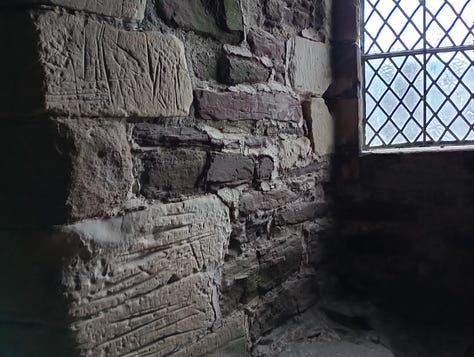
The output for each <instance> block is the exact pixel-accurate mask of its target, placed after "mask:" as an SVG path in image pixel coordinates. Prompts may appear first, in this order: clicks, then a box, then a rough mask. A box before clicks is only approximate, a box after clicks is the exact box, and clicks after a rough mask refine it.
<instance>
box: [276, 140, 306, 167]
mask: <svg viewBox="0 0 474 357" xmlns="http://www.w3.org/2000/svg"><path fill="white" fill-rule="evenodd" d="M312 156H313V152H312V150H311V141H310V140H309V139H308V138H306V137H301V138H296V139H294V138H287V139H285V140H281V141H280V142H279V145H278V158H279V161H280V165H279V166H280V171H281V172H285V171H288V170H290V169H296V168H301V167H305V166H307V165H308V164H309V163H310V162H311V159H312Z"/></svg>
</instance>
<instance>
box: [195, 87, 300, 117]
mask: <svg viewBox="0 0 474 357" xmlns="http://www.w3.org/2000/svg"><path fill="white" fill-rule="evenodd" d="M195 95H196V100H197V107H198V114H199V116H200V117H201V118H203V119H213V120H231V121H234V120H275V121H287V122H288V121H289V122H296V123H300V122H301V121H302V118H303V111H302V108H301V104H300V102H299V101H298V100H297V99H296V98H294V97H292V96H290V95H288V94H284V93H275V94H272V93H265V92H258V93H256V94H249V93H242V92H223V93H217V92H212V91H208V90H198V91H196V93H195Z"/></svg>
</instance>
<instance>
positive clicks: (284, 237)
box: [257, 228, 303, 294]
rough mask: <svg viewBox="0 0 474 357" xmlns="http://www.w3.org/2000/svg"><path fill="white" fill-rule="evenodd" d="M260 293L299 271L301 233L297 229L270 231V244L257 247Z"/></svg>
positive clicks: (301, 257)
mask: <svg viewBox="0 0 474 357" xmlns="http://www.w3.org/2000/svg"><path fill="white" fill-rule="evenodd" d="M257 255H258V261H259V269H258V290H259V292H260V294H263V293H266V292H267V291H270V290H271V289H273V288H275V287H277V286H278V285H280V284H282V283H283V282H285V280H287V279H288V277H289V276H291V275H292V274H293V273H295V272H297V271H299V269H300V268H301V264H302V261H303V235H302V233H301V231H300V230H299V229H291V228H284V229H280V230H276V232H272V237H271V244H268V241H267V242H266V244H262V245H261V246H259V247H258V248H257Z"/></svg>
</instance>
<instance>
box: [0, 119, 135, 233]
mask: <svg viewBox="0 0 474 357" xmlns="http://www.w3.org/2000/svg"><path fill="white" fill-rule="evenodd" d="M1 131H2V133H3V134H4V138H3V140H2V142H1V143H0V149H1V150H0V151H1V154H0V162H1V163H2V165H4V166H5V167H12V168H13V169H12V170H11V171H9V170H5V172H4V173H3V174H2V176H1V178H0V183H1V187H2V189H1V190H0V196H1V197H2V200H1V201H2V209H0V212H1V213H0V219H1V220H4V222H6V223H7V224H9V223H13V222H20V224H21V222H23V224H26V223H27V222H28V223H35V224H42V225H43V224H44V225H46V224H62V223H64V222H65V221H70V220H79V219H84V218H89V217H96V216H104V215H109V214H113V213H114V212H115V211H117V210H119V209H120V208H121V207H122V206H123V204H124V202H125V201H126V199H127V195H128V193H129V192H130V190H131V187H132V181H133V176H132V158H131V154H130V148H129V145H128V142H127V135H126V130H125V123H123V122H120V121H108V120H104V119H94V120H90V119H81V120H73V119H45V120H41V119H36V120H34V121H33V120H32V122H22V123H21V124H17V125H16V126H12V125H5V126H4V127H2V130H1ZM12 150H14V151H12ZM10 165H11V166H10ZM45 205H46V206H45ZM45 207H46V208H45Z"/></svg>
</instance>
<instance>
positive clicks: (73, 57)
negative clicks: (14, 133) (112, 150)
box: [0, 12, 193, 117]
mask: <svg viewBox="0 0 474 357" xmlns="http://www.w3.org/2000/svg"><path fill="white" fill-rule="evenodd" d="M2 20H3V19H2ZM30 21H33V25H34V27H35V28H36V30H37V35H35V36H38V38H37V39H36V40H33V41H30V42H29V45H30V46H35V48H36V46H37V47H38V49H37V51H38V57H39V58H37V59H36V60H35V59H34V58H30V59H29V62H26V61H24V60H22V61H21V62H19V63H20V66H17V65H16V64H15V61H16V60H17V59H16V57H17V56H15V58H13V57H10V54H9V53H6V55H5V56H4V58H2V59H0V61H1V63H2V64H3V65H4V66H2V67H3V68H2V72H6V71H13V72H14V74H13V75H9V74H8V73H1V74H0V79H3V77H4V78H5V80H6V82H3V83H2V85H3V87H4V88H9V90H10V91H15V90H16V92H14V94H13V95H12V96H11V97H12V98H10V99H12V100H13V104H12V103H7V102H6V101H5V102H6V103H5V109H4V110H1V111H0V116H9V115H10V116H12V115H13V116H19V115H31V114H38V113H42V112H43V113H44V112H49V113H55V114H59V115H64V116H88V117H100V116H102V117H130V116H134V117H169V116H185V115H187V114H188V112H189V108H190V106H191V103H192V100H193V95H192V86H191V80H190V77H189V74H188V69H187V64H186V59H185V55H184V46H183V44H182V42H181V41H179V40H178V39H177V38H176V37H174V36H172V35H164V34H160V33H157V32H137V31H124V30H119V29H117V28H115V27H113V26H110V25H108V24H105V23H102V22H98V21H95V20H91V19H90V18H87V17H84V16H79V15H78V16H74V15H70V14H58V13H52V12H45V13H41V14H40V15H38V16H37V17H35V18H34V19H30ZM7 22H8V20H7ZM10 25H12V26H14V24H13V23H11V24H10ZM22 31H24V30H22ZM28 31H30V30H28ZM31 31H33V29H31ZM6 41H7V42H8V39H7V40H6ZM22 45H23V44H22ZM22 45H19V44H18V43H16V45H15V44H14V43H12V46H11V47H13V48H15V46H16V47H21V46H22ZM25 46H28V44H26V43H25ZM25 50H28V48H26V49H25ZM30 72H31V73H32V74H36V73H38V72H40V73H41V79H40V80H41V81H42V82H43V83H42V84H43V85H42V89H41V91H38V90H36V91H34V92H33V93H32V94H31V95H28V96H26V97H25V96H23V95H22V91H21V88H22V86H25V87H28V86H29V85H30V84H29V83H27V80H28V77H29V75H28V74H29V73H30ZM25 73H26V75H25ZM16 74H18V77H17V76H16ZM15 78H16V79H15ZM18 80H23V81H24V82H25V83H23V84H22V83H21V82H20V83H17V82H18ZM37 80H38V75H37V74H36V77H34V78H33V83H32V85H33V86H37V85H38V83H35V81H37ZM27 94H29V93H27ZM15 95H16V96H18V98H22V104H21V105H20V103H19V102H18V98H17V99H15V98H14V97H13V96H15ZM2 102H3V101H2V99H0V104H2Z"/></svg>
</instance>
